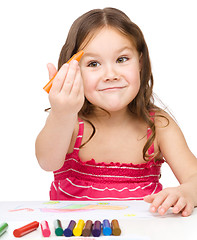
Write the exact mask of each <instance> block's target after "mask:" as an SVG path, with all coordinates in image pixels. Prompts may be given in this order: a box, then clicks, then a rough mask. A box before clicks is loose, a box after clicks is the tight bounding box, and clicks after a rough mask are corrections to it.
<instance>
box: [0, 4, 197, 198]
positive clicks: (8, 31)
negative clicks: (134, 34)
mask: <svg viewBox="0 0 197 240" xmlns="http://www.w3.org/2000/svg"><path fill="white" fill-rule="evenodd" d="M76 7H77V8H76ZM104 7H116V8H119V9H121V10H123V11H124V12H125V13H126V14H127V15H128V16H129V17H130V18H131V20H132V21H133V22H135V23H136V24H137V25H138V26H139V27H140V28H141V29H142V31H143V33H144V36H145V39H146V41H147V44H148V46H149V51H150V57H151V62H152V67H153V75H154V79H155V85H154V92H155V93H156V94H157V95H158V96H159V98H160V99H161V100H162V101H163V102H164V104H165V105H167V106H168V107H169V109H170V110H171V112H172V114H173V115H174V116H175V117H176V119H177V121H178V124H179V126H180V127H181V129H182V131H183V133H184V135H185V138H186V140H187V142H188V145H189V147H190V149H191V151H192V152H193V153H194V154H195V155H196V156H197V147H196V135H197V127H196V118H197V113H196V99H197V97H196V90H197V76H196V71H197V70H196V69H197V68H196V65H197V60H196V56H197V30H196V27H197V26H196V25H197V14H196V5H195V0H194V1H192V0H185V1H181V0H173V1H172V0H165V1H158V0H148V1H147V0H128V1H124V0H122V1H120V0H111V1H110V0H108V1H107V0H99V1H89V0H88V1H81V0H80V1H66V0H32V1H26V0H24V1H22V0H17V1H15V0H12V1H11V0H6V1H1V3H0V25H1V28H0V83H1V84H0V139H1V142H0V200H47V199H49V195H48V192H49V187H50V183H51V181H52V180H53V174H52V173H51V172H45V171H43V170H42V169H41V168H40V167H39V165H38V163H37V160H36V158H35V153H34V146H35V139H36V136H37V134H38V133H39V131H40V130H41V128H42V127H43V125H44V122H45V119H46V117H47V113H44V109H45V108H47V107H49V102H48V96H47V94H46V93H45V92H44V90H43V89H42V88H43V86H44V85H45V84H46V83H47V82H48V72H47V68H46V64H47V63H48V62H52V63H54V64H55V65H57V61H58V56H59V52H60V50H61V47H62V45H63V44H64V42H65V39H66V36H67V32H68V30H69V28H70V26H71V24H72V23H73V21H74V20H75V19H76V18H77V17H78V16H80V15H81V14H83V13H84V12H86V11H88V10H91V9H93V8H104ZM169 141H170V139H169ZM161 182H162V183H163V185H164V187H166V186H176V185H177V181H176V179H175V178H174V176H173V174H172V172H171V171H170V169H169V168H168V167H167V164H165V166H164V167H163V170H162V179H161Z"/></svg>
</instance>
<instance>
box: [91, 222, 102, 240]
mask: <svg viewBox="0 0 197 240" xmlns="http://www.w3.org/2000/svg"><path fill="white" fill-rule="evenodd" d="M92 235H93V236H94V237H99V236H100V235H101V222H100V221H98V220H97V221H95V222H94V225H93V227H92Z"/></svg>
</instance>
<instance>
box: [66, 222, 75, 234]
mask: <svg viewBox="0 0 197 240" xmlns="http://www.w3.org/2000/svg"><path fill="white" fill-rule="evenodd" d="M75 225H76V222H75V221H74V220H71V221H70V223H69V224H68V227H67V228H66V229H65V230H64V236H65V237H71V236H72V235H73V229H74V227H75Z"/></svg>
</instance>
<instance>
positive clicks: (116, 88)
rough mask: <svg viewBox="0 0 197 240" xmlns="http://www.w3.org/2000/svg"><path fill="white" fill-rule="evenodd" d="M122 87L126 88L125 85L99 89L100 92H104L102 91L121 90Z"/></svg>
mask: <svg viewBox="0 0 197 240" xmlns="http://www.w3.org/2000/svg"><path fill="white" fill-rule="evenodd" d="M123 88H126V86H122V87H108V88H102V89H99V91H100V92H104V91H117V90H121V89H123Z"/></svg>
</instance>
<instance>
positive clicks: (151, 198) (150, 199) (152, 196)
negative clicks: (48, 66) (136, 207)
mask: <svg viewBox="0 0 197 240" xmlns="http://www.w3.org/2000/svg"><path fill="white" fill-rule="evenodd" d="M155 197H156V196H155V194H153V195H147V196H145V197H144V201H145V202H147V203H152V201H153V200H154V199H155Z"/></svg>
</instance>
